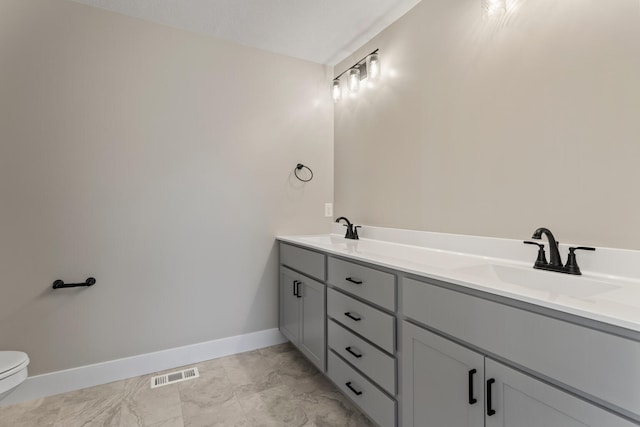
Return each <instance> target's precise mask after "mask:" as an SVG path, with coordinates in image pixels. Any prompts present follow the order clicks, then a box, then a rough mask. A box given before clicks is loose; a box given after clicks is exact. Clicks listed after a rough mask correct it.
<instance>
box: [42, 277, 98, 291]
mask: <svg viewBox="0 0 640 427" xmlns="http://www.w3.org/2000/svg"><path fill="white" fill-rule="evenodd" d="M95 284H96V279H94V278H93V277H89V278H88V279H87V280H85V282H84V283H64V282H63V281H62V280H56V281H55V282H53V286H52V287H53V289H60V288H77V287H79V286H93V285H95Z"/></svg>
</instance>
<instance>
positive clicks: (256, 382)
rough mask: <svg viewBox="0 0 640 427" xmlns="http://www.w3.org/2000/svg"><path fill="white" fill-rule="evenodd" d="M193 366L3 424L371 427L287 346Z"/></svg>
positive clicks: (19, 409) (21, 407)
mask: <svg viewBox="0 0 640 427" xmlns="http://www.w3.org/2000/svg"><path fill="white" fill-rule="evenodd" d="M192 366H197V367H198V369H199V371H200V378H197V379H195V380H191V381H185V382H180V383H176V384H169V385H166V386H164V387H159V388H155V389H151V388H150V386H149V383H150V378H151V377H152V376H153V375H157V374H152V375H143V376H140V377H136V378H130V379H127V380H123V381H117V382H114V383H110V384H105V385H100V386H96V387H91V388H87V389H83V390H78V391H73V392H69V393H64V394H59V395H56V396H50V397H46V398H42V399H38V400H35V401H32V402H26V403H21V404H17V405H12V406H7V407H2V408H0V427H80V426H91V427H93V426H96V427H100V426H109V427H111V426H113V427H152V426H153V427H183V426H184V427H187V426H189V427H204V426H221V427H236V426H237V427H263V426H264V427H271V426H278V427H289V426H291V427H303V426H304V427H332V426H335V427H373V426H374V424H373V423H371V422H370V421H369V420H368V419H367V418H366V417H365V416H364V415H362V413H361V412H360V411H359V410H358V409H357V408H355V406H354V405H353V404H352V403H350V402H349V400H348V399H347V398H346V397H344V396H343V395H342V394H341V393H340V392H339V391H338V390H337V389H336V388H335V387H334V386H333V385H332V384H331V383H330V382H329V381H328V380H327V379H326V378H325V377H324V376H323V375H322V374H321V373H320V372H319V371H318V370H317V369H316V368H315V366H313V365H312V364H311V363H310V362H309V361H308V360H307V359H306V358H305V357H304V356H302V354H300V353H299V352H298V351H297V350H296V349H295V348H294V347H293V346H292V345H291V344H289V343H286V344H281V345H277V346H273V347H267V348H263V349H260V350H255V351H250V352H247V353H242V354H237V355H233V356H228V357H223V358H220V359H214V360H209V361H206V362H202V363H198V364H195V365H192ZM174 370H177V369H172V370H169V371H166V372H171V371H174Z"/></svg>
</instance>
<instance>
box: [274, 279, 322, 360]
mask: <svg viewBox="0 0 640 427" xmlns="http://www.w3.org/2000/svg"><path fill="white" fill-rule="evenodd" d="M325 292H326V290H325V285H324V284H322V283H320V282H318V281H316V280H313V279H311V278H309V277H306V276H304V275H303V274H299V273H296V272H295V271H293V270H290V269H288V268H287V267H280V332H282V334H283V335H284V336H285V337H287V338H288V339H289V341H291V342H292V343H293V344H294V345H295V346H296V347H298V348H299V349H300V351H302V353H304V355H305V356H307V357H308V358H309V360H311V361H312V362H313V363H314V364H315V365H316V366H317V367H318V369H320V370H321V371H323V372H324V371H325V366H326V364H325V354H326V340H325V324H326V322H325V298H326V297H325Z"/></svg>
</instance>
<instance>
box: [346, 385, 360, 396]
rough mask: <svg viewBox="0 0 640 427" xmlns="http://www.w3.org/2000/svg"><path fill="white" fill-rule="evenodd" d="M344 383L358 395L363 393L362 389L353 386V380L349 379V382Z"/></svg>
mask: <svg viewBox="0 0 640 427" xmlns="http://www.w3.org/2000/svg"><path fill="white" fill-rule="evenodd" d="M344 385H346V386H347V387H349V390H351V391H352V392H354V393H355V395H356V396H360V395H361V394H362V392H361V391H358V390H356V389H355V388H353V386H352V385H351V381H349V382H348V383H345V384H344Z"/></svg>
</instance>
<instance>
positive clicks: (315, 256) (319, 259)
mask: <svg viewBox="0 0 640 427" xmlns="http://www.w3.org/2000/svg"><path fill="white" fill-rule="evenodd" d="M280 264H283V265H286V266H287V267H290V268H293V269H294V270H297V271H299V272H301V273H304V274H306V275H308V276H311V277H315V278H316V279H320V280H325V256H324V255H323V254H321V253H318V252H314V251H310V250H308V249H302V248H299V247H297V246H292V245H288V244H286V243H280Z"/></svg>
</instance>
